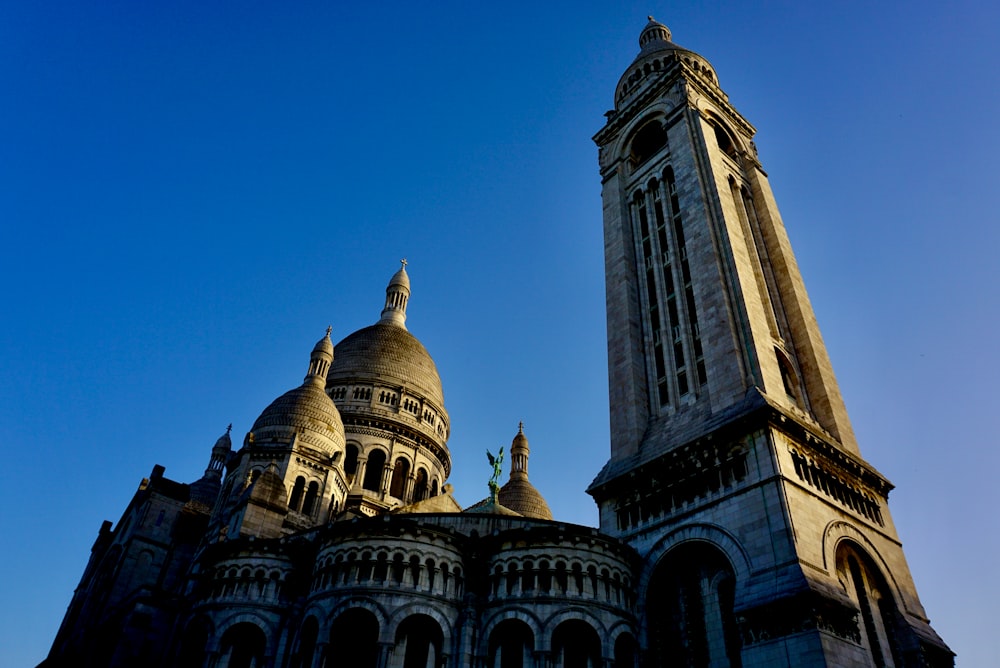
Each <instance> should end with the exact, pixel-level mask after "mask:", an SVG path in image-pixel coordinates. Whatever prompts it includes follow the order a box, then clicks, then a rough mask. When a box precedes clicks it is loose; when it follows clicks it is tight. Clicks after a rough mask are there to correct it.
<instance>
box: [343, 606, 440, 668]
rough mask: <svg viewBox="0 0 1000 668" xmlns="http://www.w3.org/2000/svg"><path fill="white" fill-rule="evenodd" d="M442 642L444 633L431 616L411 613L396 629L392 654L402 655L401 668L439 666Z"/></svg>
mask: <svg viewBox="0 0 1000 668" xmlns="http://www.w3.org/2000/svg"><path fill="white" fill-rule="evenodd" d="M443 644H444V634H443V633H442V632H441V626H440V625H439V624H438V623H437V621H435V620H434V618H433V617H430V616H428V615H412V616H411V617H407V618H406V619H404V620H403V623H402V624H400V625H399V630H397V631H396V651H395V652H394V653H393V654H394V656H400V655H401V656H402V658H403V663H402V668H426V667H427V666H439V665H441V647H442V645H443ZM349 665H353V664H349ZM397 665H398V664H397Z"/></svg>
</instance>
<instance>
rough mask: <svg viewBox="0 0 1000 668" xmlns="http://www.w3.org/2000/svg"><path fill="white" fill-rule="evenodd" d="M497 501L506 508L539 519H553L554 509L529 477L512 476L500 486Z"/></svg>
mask: <svg viewBox="0 0 1000 668" xmlns="http://www.w3.org/2000/svg"><path fill="white" fill-rule="evenodd" d="M497 501H499V502H500V505H502V506H503V507H504V508H510V509H511V510H513V511H515V512H517V513H520V514H521V515H524V516H525V517H533V518H535V519H539V520H551V519H552V511H551V510H549V504H548V503H546V502H545V498H544V497H543V496H542V494H541V492H539V491H538V490H537V489H535V486H534V485H532V484H531V483H530V482H528V479H527V478H512V479H511V480H508V481H507V484H506V485H504V486H503V487H501V488H500V492H499V493H498V494H497Z"/></svg>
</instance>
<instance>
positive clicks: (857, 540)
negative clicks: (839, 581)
mask: <svg viewBox="0 0 1000 668" xmlns="http://www.w3.org/2000/svg"><path fill="white" fill-rule="evenodd" d="M845 542H846V543H853V544H855V545H856V546H857V548H858V549H860V551H861V552H863V553H864V554H866V555H867V556H868V558H869V559H870V560H871V561H872V564H873V565H874V566H875V567H876V568H877V569H878V570H879V572H880V575H881V576H882V579H884V580H885V582H886V584H887V585H888V588H889V593H890V594H891V595H892V598H893V600H894V601H895V603H896V608H897V609H899V610H907V611H908V608H907V607H906V605H905V600H904V599H903V597H902V596H900V590H899V583H897V582H896V579H895V577H893V573H892V569H891V568H889V565H888V564H886V563H885V559H883V558H882V555H881V554H880V553H879V551H878V549H876V547H875V544H874V543H872V541H871V540H870V539H869V538H868V536H866V535H865V534H864V533H862V532H861V530H860V529H858V528H857V527H856V526H854V525H853V524H851V523H850V522H845V521H843V520H834V521H832V522H830V523H829V524H827V525H826V530H825V531H824V532H823V567H824V568H825V569H826V571H827V573H830V575H831V576H833V577H834V578H836V577H837V574H836V570H837V551H838V550H839V549H840V546H841V545H842V544H844V543H845Z"/></svg>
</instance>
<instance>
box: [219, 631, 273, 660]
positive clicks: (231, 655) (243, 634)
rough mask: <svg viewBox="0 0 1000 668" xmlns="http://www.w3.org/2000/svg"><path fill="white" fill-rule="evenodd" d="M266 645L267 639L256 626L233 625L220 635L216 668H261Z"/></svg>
mask: <svg viewBox="0 0 1000 668" xmlns="http://www.w3.org/2000/svg"><path fill="white" fill-rule="evenodd" d="M266 644H267V638H266V637H265V636H264V632H263V631H261V630H260V627H259V626H257V625H256V624H253V623H251V622H240V623H239V624H235V625H234V626H231V627H230V628H229V629H228V630H227V631H226V632H225V633H224V634H223V635H222V643H221V647H222V652H221V659H220V660H219V663H218V664H217V665H218V668H262V667H263V666H264V647H265V646H266Z"/></svg>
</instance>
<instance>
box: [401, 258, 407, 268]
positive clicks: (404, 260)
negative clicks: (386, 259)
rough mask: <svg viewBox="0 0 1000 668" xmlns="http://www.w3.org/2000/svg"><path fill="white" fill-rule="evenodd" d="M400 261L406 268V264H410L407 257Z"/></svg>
mask: <svg viewBox="0 0 1000 668" xmlns="http://www.w3.org/2000/svg"><path fill="white" fill-rule="evenodd" d="M399 263H400V264H401V265H403V269H406V265H408V264H409V262H407V261H406V258H405V257H404V258H403V259H402V260H400V261H399Z"/></svg>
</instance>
